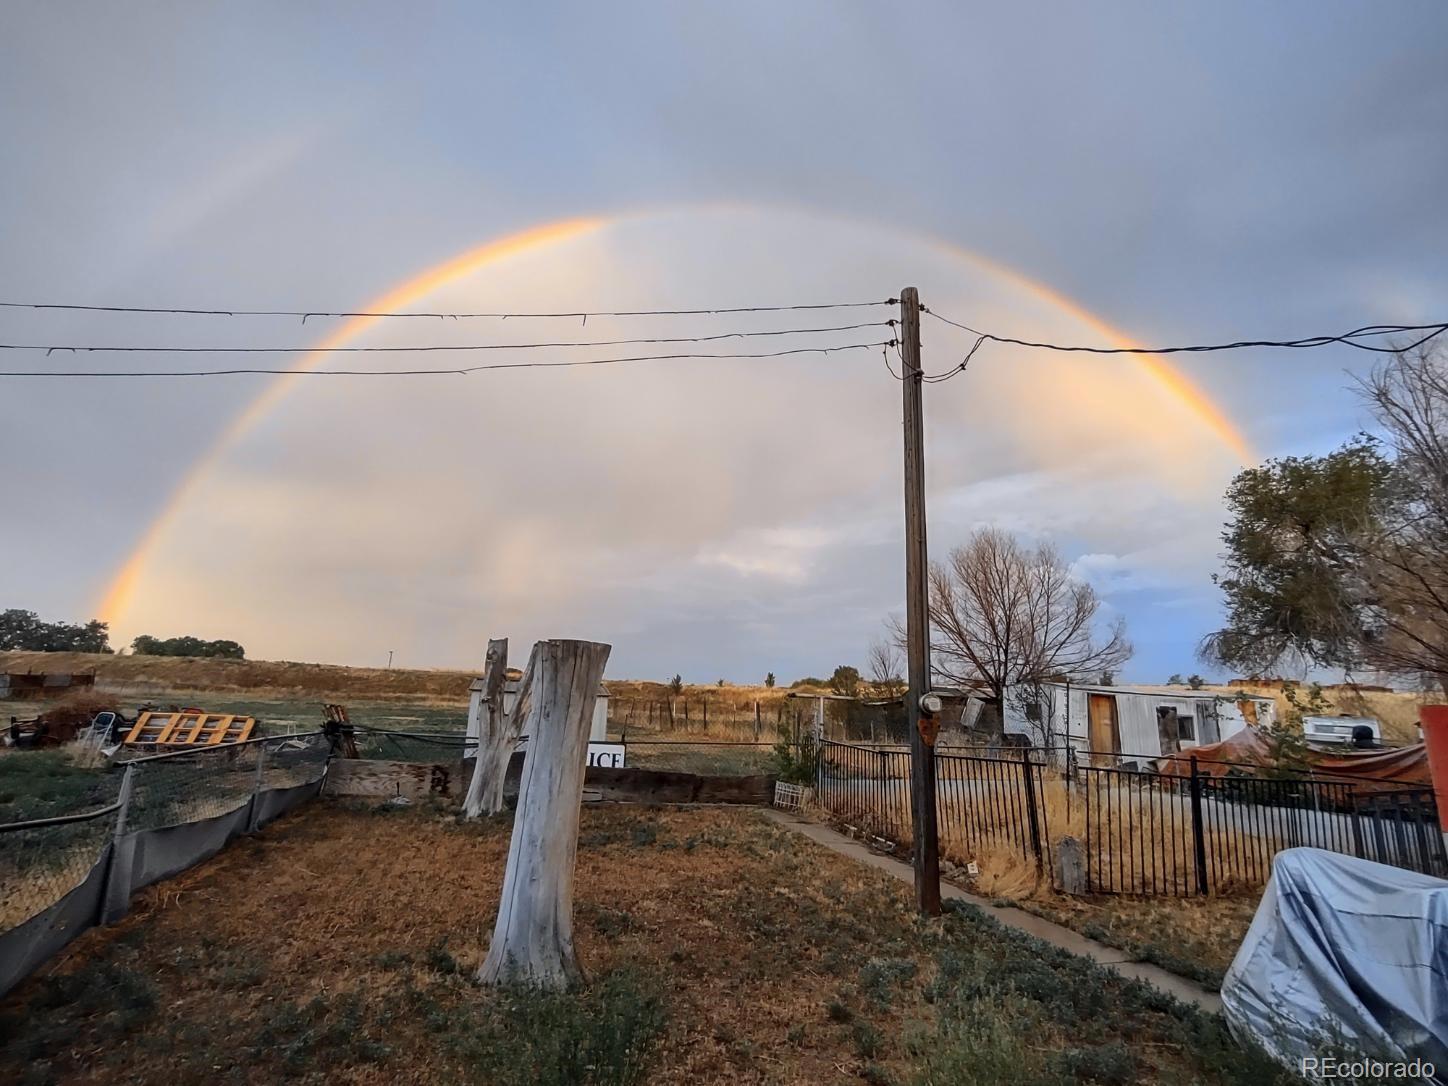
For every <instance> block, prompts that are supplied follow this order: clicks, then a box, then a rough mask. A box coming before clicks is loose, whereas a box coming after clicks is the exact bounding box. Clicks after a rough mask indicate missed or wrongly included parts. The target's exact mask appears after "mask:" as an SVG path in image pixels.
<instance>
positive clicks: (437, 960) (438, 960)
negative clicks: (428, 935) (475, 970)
mask: <svg viewBox="0 0 1448 1086" xmlns="http://www.w3.org/2000/svg"><path fill="white" fill-rule="evenodd" d="M422 961H423V964H424V965H426V966H427V967H428V968H429V969H431V970H432V971H433V972H434V973H441V974H442V975H443V976H452V975H453V974H454V973H457V972H460V971H461V968H462V967H461V966H459V965H458V963H457V959H456V958H454V957H453V956H452V955H451V954H449V953H448V949H447V937H446V936H444V937H443V938H441V939H439V940H438V941H437V942H435V943H433V944H432V946H430V947H428V948H427V952H426V953H425V954H424V955H423V958H422Z"/></svg>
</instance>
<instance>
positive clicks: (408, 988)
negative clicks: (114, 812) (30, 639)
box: [0, 804, 1294, 1086]
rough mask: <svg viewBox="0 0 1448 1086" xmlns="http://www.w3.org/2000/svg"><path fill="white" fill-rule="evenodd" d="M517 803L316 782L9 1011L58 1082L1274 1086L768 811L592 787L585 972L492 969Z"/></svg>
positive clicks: (6, 1064) (12, 1072)
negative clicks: (614, 795) (528, 974)
mask: <svg viewBox="0 0 1448 1086" xmlns="http://www.w3.org/2000/svg"><path fill="white" fill-rule="evenodd" d="M508 833H509V825H508V823H507V822H506V821H504V820H494V821H490V822H485V823H483V824H480V825H462V824H459V823H457V822H456V820H455V819H454V817H453V816H452V815H450V814H445V813H441V812H437V811H432V810H429V809H427V808H425V807H414V808H411V809H403V810H398V809H396V808H380V809H366V808H357V807H353V808H348V807H343V806H340V805H338V804H322V805H316V806H313V807H310V808H308V809H306V810H304V811H301V812H298V813H296V814H294V815H292V816H290V817H288V818H287V819H285V820H283V821H282V822H280V823H278V824H277V825H276V826H274V827H272V828H271V829H269V830H268V831H267V832H266V833H265V834H263V835H261V836H258V837H255V838H249V839H246V840H243V841H241V842H238V843H236V844H235V845H233V847H232V848H230V849H229V850H228V851H227V852H225V853H223V854H222V855H220V856H218V857H217V858H215V859H214V860H212V861H210V862H208V863H207V864H205V865H202V866H201V867H199V868H196V869H194V870H192V871H191V872H188V873H186V874H185V875H182V876H180V877H178V878H176V879H173V880H171V881H169V882H166V883H163V884H161V885H159V886H157V887H154V888H152V889H151V890H149V891H147V892H146V893H145V894H144V895H143V896H142V897H141V899H140V900H139V901H138V902H137V903H136V905H135V906H134V908H133V913H132V915H131V916H130V917H128V918H127V919H126V920H125V921H123V922H122V923H121V924H119V925H116V926H115V927H112V928H109V929H104V930H99V931H93V932H90V933H87V934H86V935H85V936H83V937H81V938H80V939H79V940H78V941H77V942H76V943H75V944H73V945H72V947H71V949H70V950H69V951H68V952H67V953H66V954H64V955H63V956H62V957H61V958H60V959H58V960H57V962H56V963H55V964H54V965H53V966H52V967H49V968H48V970H47V971H46V973H45V975H43V976H40V977H36V978H32V980H30V981H28V982H27V983H26V984H24V985H22V987H21V988H20V989H18V990H17V991H16V992H15V993H12V995H11V997H10V998H9V999H8V1000H6V1001H5V1003H4V1004H3V1005H0V1045H3V1049H0V1051H3V1055H0V1069H3V1072H4V1077H5V1078H6V1079H7V1080H8V1081H13V1082H17V1083H40V1082H86V1083H112V1082H119V1081H128V1082H159V1081H170V1082H177V1081H180V1082H186V1081H202V1080H205V1081H221V1082H258V1083H262V1082H265V1083H270V1082H275V1081H278V1080H280V1079H282V1078H290V1079H294V1080H296V1081H301V1082H321V1081H327V1082H356V1083H398V1082H479V1083H497V1084H504V1086H507V1084H513V1083H518V1084H521V1083H546V1084H553V1083H560V1084H561V1083H615V1084H626V1083H646V1082H647V1083H781V1084H783V1083H821V1082H858V1081H864V1082H869V1083H875V1084H883V1083H900V1084H902V1086H903V1084H906V1083H919V1084H932V1086H933V1084H941V1086H944V1084H946V1083H950V1084H971V1083H976V1084H986V1083H1026V1084H1047V1083H1067V1082H1078V1081H1092V1082H1107V1083H1127V1082H1163V1081H1169V1082H1188V1081H1191V1082H1202V1083H1234V1084H1235V1083H1241V1084H1244V1086H1245V1084H1248V1083H1251V1084H1260V1083H1272V1082H1286V1081H1294V1080H1292V1079H1290V1078H1289V1076H1287V1075H1286V1074H1284V1073H1282V1072H1280V1071H1278V1070H1277V1069H1276V1068H1275V1067H1273V1066H1271V1065H1269V1064H1267V1063H1266V1062H1264V1059H1263V1057H1261V1055H1260V1054H1258V1053H1256V1052H1250V1051H1245V1050H1243V1049H1241V1048H1239V1047H1238V1046H1237V1045H1236V1044H1234V1043H1233V1042H1232V1041H1231V1039H1230V1038H1229V1037H1228V1035H1227V1032H1226V1030H1225V1027H1224V1026H1223V1025H1222V1023H1221V1022H1220V1020H1218V1019H1216V1018H1211V1017H1207V1016H1204V1015H1202V1014H1201V1013H1199V1012H1197V1011H1196V1010H1194V1009H1190V1008H1187V1007H1185V1006H1183V1005H1181V1004H1179V1003H1176V1002H1175V1001H1173V1000H1171V999H1169V998H1167V997H1165V996H1162V995H1159V994H1157V993H1156V992H1155V991H1154V990H1153V989H1150V988H1147V987H1144V986H1142V985H1140V984H1137V983H1134V982H1128V981H1125V980H1123V979H1121V978H1119V977H1117V976H1116V975H1115V974H1112V973H1109V972H1106V971H1104V970H1102V969H1100V968H1099V967H1097V966H1094V965H1092V964H1090V963H1089V962H1086V961H1085V960H1083V959H1078V958H1074V957H1072V956H1070V955H1067V954H1064V953H1062V952H1059V951H1056V950H1054V949H1052V948H1049V947H1046V946H1044V945H1043V944H1040V943H1037V942H1035V941H1034V940H1031V939H1029V938H1027V937H1025V936H1021V935H1019V934H1017V933H1014V932H1011V931H1008V930H1005V929H1002V928H1000V927H999V926H998V925H996V924H995V923H994V922H993V921H990V920H989V919H987V918H986V917H985V916H984V915H983V914H981V913H979V912H978V911H977V910H974V909H969V908H966V909H960V910H954V911H952V912H950V913H949V914H948V915H947V916H946V917H945V918H944V919H943V920H942V921H938V922H934V923H923V922H921V921H919V920H918V919H917V918H916V917H915V916H914V914H913V912H912V910H911V908H910V903H909V897H908V888H907V887H904V886H902V885H901V884H899V883H897V882H895V881H893V880H890V879H888V878H887V877H886V876H884V875H881V874H879V873H877V872H872V871H870V870H868V869H866V868H862V867H860V866H858V865H855V864H853V863H851V862H850V861H848V860H845V859H843V858H841V857H838V856H836V855H834V854H833V853H830V852H827V851H825V850H823V849H820V848H817V847H816V846H813V845H810V844H809V843H808V842H803V841H800V840H799V839H798V838H796V837H793V836H791V835H788V834H787V833H785V832H784V831H782V830H780V829H779V828H777V827H775V826H773V825H771V824H769V823H767V822H766V821H765V820H764V819H762V818H760V817H759V816H758V815H756V814H753V813H751V812H747V811H736V810H729V811H721V810H717V809H694V810H661V811H660V810H655V811H649V810H642V809H639V808H628V807H590V808H587V809H586V810H585V812H584V818H583V826H582V832H581V836H580V840H579V852H578V877H577V880H576V907H575V928H576V939H577V944H578V948H579V953H580V957H581V959H582V962H583V965H584V968H585V970H586V971H587V973H588V976H589V983H588V984H587V986H586V987H585V988H584V989H582V990H580V991H578V992H575V993H572V994H569V995H567V996H564V997H550V996H543V995H540V994H538V993H536V992H531V991H528V990H510V991H495V990H485V989H480V988H478V987H476V986H475V985H474V983H473V982H472V979H471V978H472V975H473V973H474V972H475V970H476V969H477V967H478V965H479V964H480V962H481V959H482V956H483V953H484V948H485V946H486V943H487V939H488V936H489V934H490V932H491V927H492V921H493V916H494V912H495V909H496V906H497V895H498V885H499V880H500V877H501V873H502V868H503V862H504V857H505V854H506V850H507V841H508Z"/></svg>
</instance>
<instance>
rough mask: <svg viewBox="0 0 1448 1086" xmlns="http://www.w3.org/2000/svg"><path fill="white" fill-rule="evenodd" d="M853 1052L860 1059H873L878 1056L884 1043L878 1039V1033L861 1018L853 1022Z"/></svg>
mask: <svg viewBox="0 0 1448 1086" xmlns="http://www.w3.org/2000/svg"><path fill="white" fill-rule="evenodd" d="M854 1040H855V1051H856V1052H858V1053H859V1054H860V1058H861V1059H866V1060H869V1059H874V1058H875V1057H876V1056H878V1055H879V1054H880V1049H881V1047H882V1046H883V1044H884V1042H883V1040H882V1039H881V1037H880V1031H879V1030H877V1029H876V1028H875V1027H874V1026H872V1025H870V1023H869V1022H866V1021H865V1020H864V1019H863V1018H861V1019H859V1020H857V1021H856V1022H855V1029H854Z"/></svg>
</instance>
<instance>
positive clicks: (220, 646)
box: [131, 634, 246, 660]
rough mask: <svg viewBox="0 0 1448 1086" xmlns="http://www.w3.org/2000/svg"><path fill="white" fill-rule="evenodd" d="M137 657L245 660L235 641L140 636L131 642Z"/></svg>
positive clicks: (241, 649) (244, 654)
mask: <svg viewBox="0 0 1448 1086" xmlns="http://www.w3.org/2000/svg"><path fill="white" fill-rule="evenodd" d="M131 651H132V652H134V653H135V654H136V655H137V656H211V657H216V658H218V659H222V660H245V659H246V649H244V648H242V647H241V646H240V645H238V644H237V643H236V642H235V641H203V640H202V639H201V638H199V637H166V638H160V637H152V636H151V635H150V634H142V635H141V636H140V637H138V638H136V639H135V640H134V641H132V642H131Z"/></svg>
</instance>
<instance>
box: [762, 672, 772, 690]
mask: <svg viewBox="0 0 1448 1086" xmlns="http://www.w3.org/2000/svg"><path fill="white" fill-rule="evenodd" d="M764 685H765V686H767V687H769V689H771V690H773V689H774V672H772V671H771V672H770V673H769V674H767V675H766V676H764Z"/></svg>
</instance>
